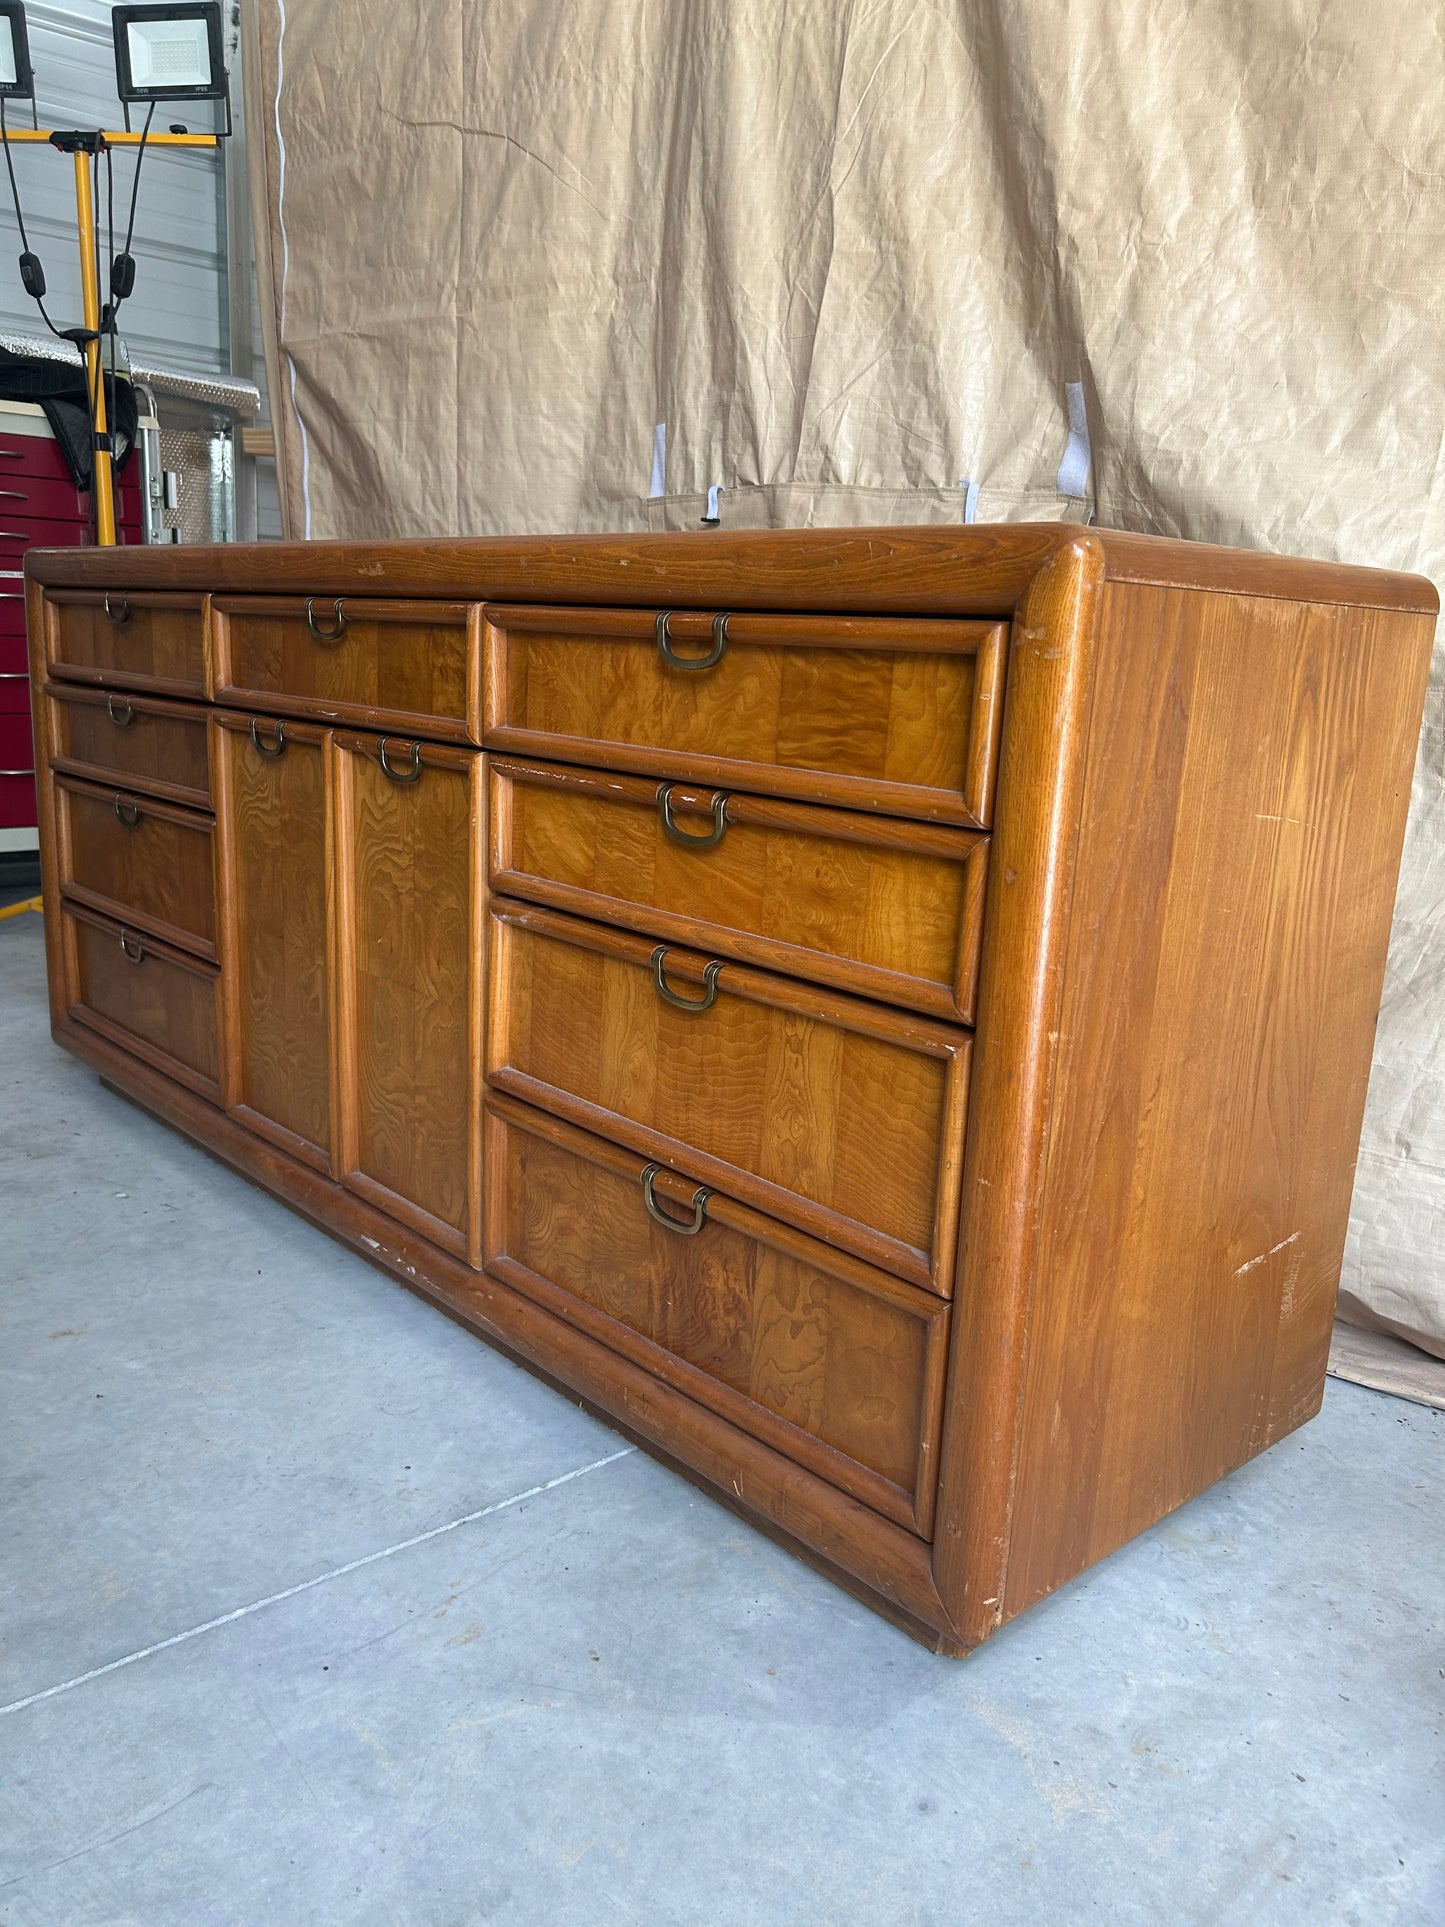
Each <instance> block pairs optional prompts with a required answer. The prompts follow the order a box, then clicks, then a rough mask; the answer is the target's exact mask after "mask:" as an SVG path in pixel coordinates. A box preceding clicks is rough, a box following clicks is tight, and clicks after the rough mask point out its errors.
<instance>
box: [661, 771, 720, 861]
mask: <svg viewBox="0 0 1445 1927" xmlns="http://www.w3.org/2000/svg"><path fill="white" fill-rule="evenodd" d="M676 788H677V785H676V783H663V784H662V785H660V787H659V789H658V792H657V809H658V814H659V815H660V816H661V818H662V827H663V829H664V830H666V831H667V834H668V835H669V836H670V837H671V838H672V840H673V842H674V843H681V844H682V845H683V847H684V848H685V849H690V850H710V849H712V847H713V845H714V844H717V843H721V842H722V840H723V832H724V831H725V830H726V829H727V826H728V799H727V792H726V791H725V790H714V791H713V796H712V829H711V830H710V831H707V832H705V833H704V834H703V835H702V836H698V835H696V834H695V833H694V832H693V831H692V830H685V829H683V827H682V825H681V824H680V823H679V822H678V820H677V818H676V817H675V816H674V815H673V813H672V792H673V791H674V790H675V789H676Z"/></svg>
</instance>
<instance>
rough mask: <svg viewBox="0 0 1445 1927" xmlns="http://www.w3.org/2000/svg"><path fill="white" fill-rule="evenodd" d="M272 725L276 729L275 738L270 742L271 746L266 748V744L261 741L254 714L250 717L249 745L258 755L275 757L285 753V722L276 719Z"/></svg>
mask: <svg viewBox="0 0 1445 1927" xmlns="http://www.w3.org/2000/svg"><path fill="white" fill-rule="evenodd" d="M272 726H273V728H274V729H275V731H276V740H275V742H274V743H273V744H272V746H271V748H269V749H268V748H267V747H266V745H265V744H264V743H263V742H262V741H261V735H260V731H259V729H258V728H257V724H256V718H255V717H254V716H253V717H252V718H251V746H252V748H253V749H254V750H255V752H256V754H257V755H258V756H270V757H276V756H284V755H285V753H286V725H285V723H283V722H280V721H277V722H276V723H275V724H273V725H272Z"/></svg>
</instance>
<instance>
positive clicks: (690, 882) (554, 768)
mask: <svg viewBox="0 0 1445 1927" xmlns="http://www.w3.org/2000/svg"><path fill="white" fill-rule="evenodd" d="M491 781H492V808H491V824H492V887H493V888H494V889H496V890H500V891H502V892H503V893H504V894H506V895H508V896H521V897H526V898H528V899H529V900H531V901H533V902H537V903H546V904H550V905H552V906H553V907H554V908H555V909H560V910H573V911H576V912H577V913H578V914H579V915H581V916H585V917H596V918H601V919H602V920H603V921H605V922H607V923H616V924H622V925H625V926H626V927H628V928H629V929H634V930H641V931H645V932H651V933H654V934H656V935H657V936H662V937H667V938H668V939H669V940H670V941H672V942H675V943H684V944H691V945H693V946H694V947H696V948H698V949H705V950H708V951H710V952H716V953H717V954H719V955H723V956H729V957H738V958H741V959H742V961H743V962H745V963H755V964H760V965H762V966H764V967H766V968H768V969H773V970H785V971H791V972H793V973H794V974H796V975H800V976H806V977H810V978H814V979H816V980H817V981H819V982H821V983H827V984H832V985H834V986H835V987H836V988H838V989H840V990H852V991H857V992H858V993H859V994H860V995H862V996H865V997H880V998H883V999H885V1000H886V1001H888V1002H890V1003H898V1004H904V1005H906V1006H908V1007H910V1008H912V1009H915V1010H926V1011H929V1012H932V1013H933V1014H934V1015H936V1016H940V1017H948V1018H953V1019H956V1020H958V1021H960V1022H962V1023H971V1022H972V1021H973V1007H974V991H975V982H976V978H977V973H978V955H979V943H980V936H981V931H982V927H983V893H984V882H985V872H984V866H985V863H986V860H987V848H988V839H987V838H986V837H984V836H982V835H979V834H978V833H976V832H974V831H970V830H955V829H952V828H947V827H945V826H943V825H941V824H922V823H909V822H904V821H900V820H899V819H897V818H892V817H884V816H869V815H865V814H863V813H862V812H859V811H854V810H839V809H824V808H820V807H818V806H817V805H814V804H808V803H787V802H783V801H780V800H778V799H776V798H773V797H759V796H745V795H743V794H741V793H740V792H737V791H721V790H712V791H708V790H696V789H689V788H687V787H685V786H683V785H681V784H673V783H661V784H659V783H653V782H648V781H647V780H646V779H644V778H642V777H635V776H608V775H604V774H602V773H601V772H598V771H594V770H576V769H568V768H566V767H565V766H564V765H561V764H555V763H554V764H547V763H519V762H513V761H511V760H510V759H503V758H500V757H494V758H493V759H492V765H491Z"/></svg>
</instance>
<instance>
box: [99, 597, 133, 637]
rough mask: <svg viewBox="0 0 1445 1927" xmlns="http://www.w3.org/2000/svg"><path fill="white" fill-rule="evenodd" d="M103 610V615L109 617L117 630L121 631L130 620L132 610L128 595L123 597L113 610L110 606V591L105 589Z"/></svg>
mask: <svg viewBox="0 0 1445 1927" xmlns="http://www.w3.org/2000/svg"><path fill="white" fill-rule="evenodd" d="M104 608H105V613H106V614H107V615H108V616H109V617H110V619H111V621H112V622H113V623H114V624H115V626H116V628H117V629H123V628H124V627H125V625H126V624H127V623H128V622H129V621H130V619H131V615H132V610H131V606H130V597H129V596H128V595H123V596H122V597H121V599H120V601H119V602H118V603H117V605H116V606H115V608H113V609H112V608H111V606H110V591H109V589H107V590H106V592H105V603H104Z"/></svg>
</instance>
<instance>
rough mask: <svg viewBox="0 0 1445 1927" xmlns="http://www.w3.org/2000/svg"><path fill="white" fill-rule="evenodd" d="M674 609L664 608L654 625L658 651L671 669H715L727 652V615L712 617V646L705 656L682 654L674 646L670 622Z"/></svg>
mask: <svg viewBox="0 0 1445 1927" xmlns="http://www.w3.org/2000/svg"><path fill="white" fill-rule="evenodd" d="M671 620H672V611H671V610H670V609H664V610H663V611H662V614H661V615H660V616H659V617H658V618H657V621H656V623H655V624H654V625H653V627H654V628H655V629H656V631H657V653H658V655H660V656H661V657H662V660H663V661H664V662H665V663H666V664H667V666H668V668H669V669H715V668H716V667H717V665H718V664H719V663H720V662H721V661H722V659H723V657H724V656H725V655H726V653H727V646H728V622H729V618H728V617H727V616H714V617H713V619H712V648H711V649H709V650H708V652H707V654H706V655H705V656H680V655H678V653H677V651H676V650H675V649H674V648H673V646H672V632H671V630H670V629H669V627H668V624H669V623H670V622H671Z"/></svg>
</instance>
